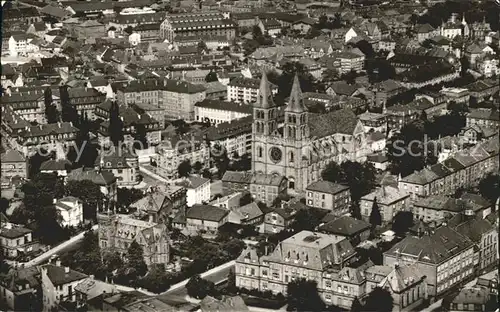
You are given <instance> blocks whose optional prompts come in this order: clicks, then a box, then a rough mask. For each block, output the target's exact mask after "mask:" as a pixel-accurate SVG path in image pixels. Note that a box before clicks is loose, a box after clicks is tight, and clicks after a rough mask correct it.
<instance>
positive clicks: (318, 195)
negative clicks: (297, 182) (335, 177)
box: [306, 181, 351, 215]
mask: <svg viewBox="0 0 500 312" xmlns="http://www.w3.org/2000/svg"><path fill="white" fill-rule="evenodd" d="M306 194H307V196H306V204H307V205H308V206H311V207H315V208H321V209H326V210H330V211H332V212H334V213H335V214H337V215H343V214H345V213H347V212H349V206H350V204H351V192H350V190H349V187H348V186H346V185H341V184H337V183H333V182H330V181H316V182H313V183H311V184H309V185H308V186H307V188H306Z"/></svg>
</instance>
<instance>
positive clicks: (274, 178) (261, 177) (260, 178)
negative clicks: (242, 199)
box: [250, 173, 285, 186]
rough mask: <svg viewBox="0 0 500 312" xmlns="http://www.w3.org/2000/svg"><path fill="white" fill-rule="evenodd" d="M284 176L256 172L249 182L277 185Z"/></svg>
mask: <svg viewBox="0 0 500 312" xmlns="http://www.w3.org/2000/svg"><path fill="white" fill-rule="evenodd" d="M283 179H285V177H283V176H278V175H273V174H265V173H256V174H254V175H253V177H252V181H251V182H250V183H251V184H258V185H272V186H279V185H280V184H281V183H282V182H283Z"/></svg>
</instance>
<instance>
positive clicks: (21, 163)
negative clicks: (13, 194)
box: [0, 149, 28, 179]
mask: <svg viewBox="0 0 500 312" xmlns="http://www.w3.org/2000/svg"><path fill="white" fill-rule="evenodd" d="M1 157H2V158H1V162H0V167H1V172H2V177H5V178H8V179H10V178H12V177H15V176H18V177H21V178H23V179H26V178H27V176H28V168H27V161H26V158H25V157H24V156H23V154H21V153H20V152H19V151H17V150H11V149H10V150H7V151H6V152H5V153H3V154H2V156H1Z"/></svg>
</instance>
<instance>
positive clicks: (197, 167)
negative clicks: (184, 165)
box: [193, 161, 203, 172]
mask: <svg viewBox="0 0 500 312" xmlns="http://www.w3.org/2000/svg"><path fill="white" fill-rule="evenodd" d="M193 169H194V171H195V172H200V170H201V169H203V164H202V163H201V162H199V161H197V162H195V163H194V165H193Z"/></svg>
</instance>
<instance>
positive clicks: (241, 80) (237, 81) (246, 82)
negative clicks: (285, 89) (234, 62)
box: [229, 77, 278, 89]
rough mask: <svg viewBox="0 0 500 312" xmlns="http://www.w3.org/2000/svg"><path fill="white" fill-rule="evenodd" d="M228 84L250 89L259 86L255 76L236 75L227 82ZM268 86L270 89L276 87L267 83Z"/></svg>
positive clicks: (258, 80)
mask: <svg viewBox="0 0 500 312" xmlns="http://www.w3.org/2000/svg"><path fill="white" fill-rule="evenodd" d="M229 85H230V86H235V87H240V88H250V89H259V87H260V79H257V78H246V77H237V78H234V79H233V80H231V81H230V82H229ZM269 86H270V87H271V88H272V89H277V88H278V87H277V86H276V85H275V84H272V83H269Z"/></svg>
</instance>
